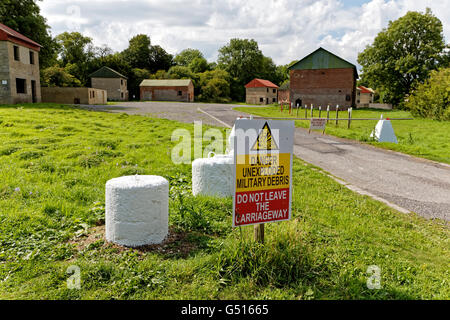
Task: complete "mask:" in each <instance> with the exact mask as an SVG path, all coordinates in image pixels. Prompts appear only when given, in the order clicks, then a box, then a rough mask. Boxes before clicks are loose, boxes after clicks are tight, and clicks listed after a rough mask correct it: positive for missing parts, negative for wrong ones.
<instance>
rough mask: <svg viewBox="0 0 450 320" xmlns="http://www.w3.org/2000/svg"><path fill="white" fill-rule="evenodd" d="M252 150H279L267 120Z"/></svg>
mask: <svg viewBox="0 0 450 320" xmlns="http://www.w3.org/2000/svg"><path fill="white" fill-rule="evenodd" d="M252 150H254V151H258V150H278V146H277V143H276V142H275V139H272V132H271V131H270V128H269V125H268V124H267V122H266V123H265V124H264V126H263V128H262V130H261V132H260V133H259V136H258V138H257V139H256V142H255V144H254V145H253V147H252Z"/></svg>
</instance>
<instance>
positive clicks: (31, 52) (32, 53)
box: [30, 51, 34, 64]
mask: <svg viewBox="0 0 450 320" xmlns="http://www.w3.org/2000/svg"><path fill="white" fill-rule="evenodd" d="M30 64H34V52H33V51H30Z"/></svg>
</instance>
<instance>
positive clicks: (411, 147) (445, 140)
mask: <svg viewBox="0 0 450 320" xmlns="http://www.w3.org/2000/svg"><path fill="white" fill-rule="evenodd" d="M235 109H236V110H239V111H243V112H247V113H251V114H254V115H258V116H264V117H290V116H292V117H294V116H296V110H294V111H293V113H292V115H289V110H286V109H285V110H283V113H281V112H280V107H278V106H272V107H262V108H245V107H238V108H235ZM381 114H383V117H384V118H412V116H411V114H410V113H409V112H407V111H397V110H394V111H392V110H373V109H372V110H371V109H355V110H353V115H352V117H353V118H376V119H379V118H380V115H381ZM298 116H299V117H300V118H303V117H305V110H304V109H300V110H299V113H298ZM309 116H310V111H309V110H308V117H309ZM318 116H319V111H318V110H314V117H318ZM321 117H326V111H322V113H321ZM335 117H336V112H335V111H334V112H331V111H330V118H335ZM339 117H340V118H341V117H342V118H343V120H342V121H339V122H338V126H336V124H335V122H334V121H332V122H331V123H329V124H328V125H327V128H326V133H327V134H330V135H334V136H337V137H341V138H347V139H353V140H358V141H361V142H364V143H368V144H371V145H374V146H377V147H381V148H385V149H390V150H395V151H399V152H403V153H407V154H410V155H413V156H417V157H422V158H426V159H430V160H435V161H439V162H445V163H449V164H450V122H449V121H436V120H430V119H414V120H405V121H403V120H399V121H395V120H392V126H393V128H394V132H395V134H396V136H397V139H398V144H395V143H387V142H383V143H379V142H376V141H373V139H371V138H370V133H371V132H372V131H373V129H374V128H375V125H376V124H377V120H374V121H353V122H352V123H351V127H350V129H347V121H346V119H347V118H348V113H347V111H340V112H339ZM295 125H296V126H297V127H302V128H308V127H309V121H303V120H298V121H295Z"/></svg>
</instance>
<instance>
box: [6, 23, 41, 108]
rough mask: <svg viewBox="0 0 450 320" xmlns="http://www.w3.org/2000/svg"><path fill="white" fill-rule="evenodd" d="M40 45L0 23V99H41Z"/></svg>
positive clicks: (35, 100)
mask: <svg viewBox="0 0 450 320" xmlns="http://www.w3.org/2000/svg"><path fill="white" fill-rule="evenodd" d="M40 49H41V46H40V45H39V44H38V43H36V42H34V41H33V40H31V39H29V38H27V37H25V36H24V35H22V34H20V33H18V32H17V31H14V30H13V29H11V28H9V27H7V26H5V25H4V24H1V23H0V103H6V104H14V103H27V102H40V101H41V84H40V77H39V51H40Z"/></svg>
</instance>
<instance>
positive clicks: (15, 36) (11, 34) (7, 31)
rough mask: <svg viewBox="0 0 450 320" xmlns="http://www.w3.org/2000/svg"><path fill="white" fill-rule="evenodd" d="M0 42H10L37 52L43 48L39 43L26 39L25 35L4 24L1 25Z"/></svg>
mask: <svg viewBox="0 0 450 320" xmlns="http://www.w3.org/2000/svg"><path fill="white" fill-rule="evenodd" d="M0 40H9V41H11V42H14V43H17V44H21V45H27V46H28V47H31V48H32V49H35V50H37V51H39V49H40V48H41V47H42V46H41V45H40V44H39V43H37V42H34V41H33V40H31V39H30V38H27V37H25V36H24V35H23V34H21V33H19V32H17V31H15V30H13V29H11V28H10V27H7V26H5V25H4V24H2V23H0Z"/></svg>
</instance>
